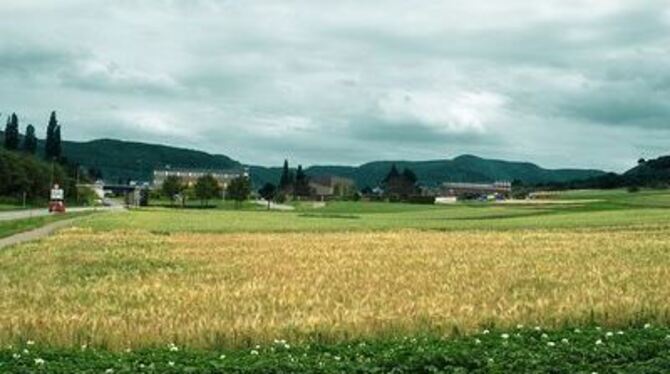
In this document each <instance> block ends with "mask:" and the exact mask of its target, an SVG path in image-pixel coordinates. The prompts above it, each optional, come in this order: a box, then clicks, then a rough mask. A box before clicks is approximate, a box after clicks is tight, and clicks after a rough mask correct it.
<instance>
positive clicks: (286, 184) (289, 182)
mask: <svg viewBox="0 0 670 374" xmlns="http://www.w3.org/2000/svg"><path fill="white" fill-rule="evenodd" d="M292 187H293V173H291V169H289V167H288V160H284V168H283V169H282V173H281V177H280V178H279V190H280V191H282V192H290V191H289V190H290V189H291V188H292Z"/></svg>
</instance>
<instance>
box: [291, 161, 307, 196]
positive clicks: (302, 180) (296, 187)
mask: <svg viewBox="0 0 670 374" xmlns="http://www.w3.org/2000/svg"><path fill="white" fill-rule="evenodd" d="M293 195H294V196H300V197H306V196H309V195H310V190H309V177H307V174H305V172H304V171H303V170H302V165H298V170H297V171H296V173H295V181H294V182H293Z"/></svg>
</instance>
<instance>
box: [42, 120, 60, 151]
mask: <svg viewBox="0 0 670 374" xmlns="http://www.w3.org/2000/svg"><path fill="white" fill-rule="evenodd" d="M44 156H45V157H46V159H47V160H58V159H60V156H61V141H60V125H58V120H57V119H56V112H55V111H54V112H51V117H49V125H48V126H47V140H46V144H45V147H44Z"/></svg>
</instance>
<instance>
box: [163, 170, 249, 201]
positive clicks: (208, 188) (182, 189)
mask: <svg viewBox="0 0 670 374" xmlns="http://www.w3.org/2000/svg"><path fill="white" fill-rule="evenodd" d="M224 192H225V194H224ZM161 194H162V195H163V196H164V197H165V198H167V199H170V200H171V201H173V203H175V202H176V203H179V204H181V205H182V206H184V205H185V204H186V200H187V199H189V198H195V199H198V200H200V205H201V206H203V207H206V206H208V205H209V201H210V200H214V199H218V198H221V197H222V196H223V197H225V198H226V199H227V200H232V201H234V202H235V205H236V206H237V207H239V206H240V205H241V204H242V202H244V201H246V200H247V199H248V198H249V195H250V194H251V181H250V180H249V177H247V176H244V175H240V176H238V177H236V178H233V179H231V180H230V182H229V184H228V186H227V187H226V189H225V191H224V190H223V186H221V184H220V183H219V181H218V180H217V179H216V178H214V176H212V175H211V174H206V175H203V176H201V177H199V178H198V179H197V180H196V181H195V184H194V185H193V186H192V187H190V186H188V185H187V184H186V183H185V182H184V180H183V178H181V177H179V176H176V175H170V176H168V177H167V178H165V180H164V181H163V185H162V186H161Z"/></svg>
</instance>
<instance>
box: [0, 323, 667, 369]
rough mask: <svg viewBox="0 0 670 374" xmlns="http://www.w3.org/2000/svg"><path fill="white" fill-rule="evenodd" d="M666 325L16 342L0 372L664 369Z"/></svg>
mask: <svg viewBox="0 0 670 374" xmlns="http://www.w3.org/2000/svg"><path fill="white" fill-rule="evenodd" d="M669 370H670V329H668V328H659V327H655V326H651V325H645V326H644V327H635V328H628V329H625V330H606V329H601V328H599V327H593V326H592V327H588V328H582V329H580V328H565V329H563V330H559V331H544V330H542V329H540V328H539V327H532V328H531V327H521V326H520V327H519V328H517V329H515V330H513V331H496V330H492V331H488V330H483V331H482V332H481V333H480V334H478V335H475V336H467V337H461V338H456V339H442V338H439V337H431V336H416V337H402V338H393V339H388V340H376V341H352V342H345V343H339V344H336V345H321V344H308V345H301V346H295V347H294V346H292V345H291V343H290V342H286V341H283V340H277V341H275V342H274V343H273V344H270V345H266V346H253V347H249V348H246V349H238V350H226V351H223V350H222V351H194V350H189V349H184V348H182V347H179V346H176V345H173V344H168V345H167V346H166V347H164V348H157V349H150V350H141V351H134V350H130V349H128V350H126V351H125V352H111V351H107V350H99V349H94V348H90V347H86V346H82V347H81V348H79V349H69V350H63V349H50V348H43V347H38V346H36V345H34V344H33V342H30V341H28V342H24V343H22V344H20V345H16V346H12V347H3V348H2V349H0V372H14V373H74V372H77V373H110V374H111V373H184V372H189V373H294V372H314V373H520V372H546V373H563V372H566V373H594V372H595V373H609V372H626V373H667V372H668V371H669Z"/></svg>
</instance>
